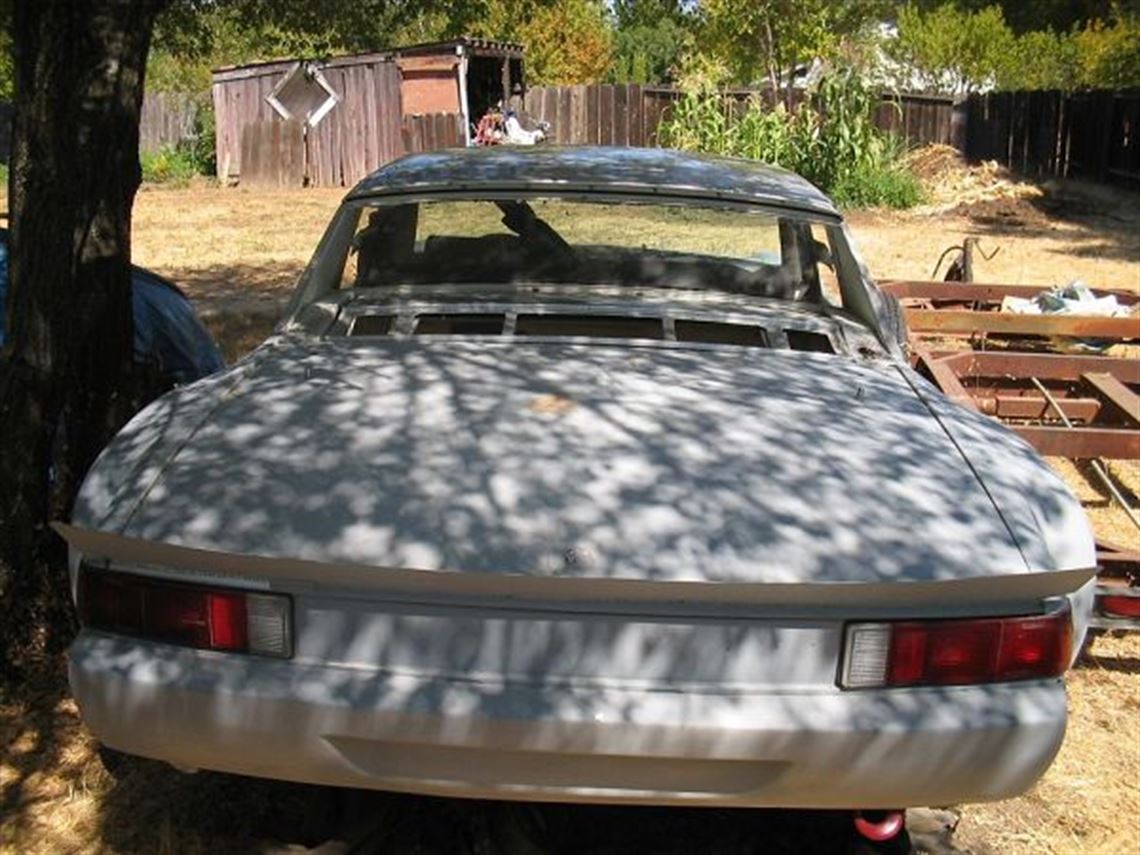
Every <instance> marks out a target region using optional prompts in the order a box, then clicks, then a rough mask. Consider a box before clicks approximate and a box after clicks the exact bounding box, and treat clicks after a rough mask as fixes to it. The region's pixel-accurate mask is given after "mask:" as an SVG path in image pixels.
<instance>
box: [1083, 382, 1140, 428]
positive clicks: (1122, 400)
mask: <svg viewBox="0 0 1140 855" xmlns="http://www.w3.org/2000/svg"><path fill="white" fill-rule="evenodd" d="M1081 379H1082V380H1084V381H1085V382H1086V383H1088V384H1089V385H1090V386H1092V387H1093V388H1094V389H1096V391H1097V392H1099V393H1100V395H1101V397H1103V398H1104V399H1105V400H1106V401H1108V402H1109V403H1110V404H1112V405H1113V406H1114V407H1116V409H1118V410H1119V411H1120V412H1121V414H1123V416H1124V417H1125V418H1126V419H1128V420H1129V421H1130V422H1132V423H1134V424H1140V395H1137V394H1136V393H1135V392H1133V391H1132V390H1131V389H1129V388H1128V387H1127V386H1125V385H1124V384H1123V383H1121V382H1120V380H1119V379H1117V378H1116V377H1113V376H1112V375H1111V374H1107V373H1103V372H1099V371H1090V372H1088V373H1087V374H1083V375H1081Z"/></svg>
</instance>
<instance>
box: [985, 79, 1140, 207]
mask: <svg viewBox="0 0 1140 855" xmlns="http://www.w3.org/2000/svg"><path fill="white" fill-rule="evenodd" d="M967 114H968V121H967V134H966V137H967V138H966V155H967V156H968V157H970V158H972V159H974V160H996V161H998V162H999V163H1002V164H1005V165H1006V166H1008V167H1010V168H1011V169H1015V170H1017V171H1018V172H1022V173H1024V174H1026V175H1034V176H1057V177H1078V178H1087V179H1090V180H1094V181H1122V180H1123V181H1125V182H1128V183H1131V184H1134V185H1140V141H1138V140H1137V136H1138V129H1140V90H1137V89H1132V90H1122V91H1097V92H1060V91H1042V92H989V93H985V94H976V95H971V96H970V98H969V101H968V103H967Z"/></svg>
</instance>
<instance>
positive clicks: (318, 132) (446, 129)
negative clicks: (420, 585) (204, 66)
mask: <svg viewBox="0 0 1140 855" xmlns="http://www.w3.org/2000/svg"><path fill="white" fill-rule="evenodd" d="M524 84H525V81H524V79H523V49H522V46H521V45H517V44H511V43H506V42H492V41H487V40H484V39H472V38H460V39H455V40H453V41H447V42H434V43H431V44H422V45H413V46H410V47H405V48H398V49H393V50H387V51H379V52H376V53H366V54H356V55H354V56H340V57H333V58H331V59H325V60H303V59H289V60H275V61H272V62H260V63H254V64H251V65H243V66H235V67H230V68H220V69H218V70H216V71H215V72H214V73H213V99H214V112H215V119H216V129H215V135H216V144H217V156H218V176H219V177H220V178H223V179H240V180H241V181H242V183H253V184H276V185H281V186H298V185H303V184H309V185H320V186H350V185H352V184H354V183H355V182H356V181H358V180H359V179H361V178H363V177H364V176H365V175H367V174H368V173H369V172H371V171H372V170H374V169H376V168H377V167H379V166H381V165H383V164H385V163H387V162H388V161H390V160H393V159H394V158H397V157H399V156H400V155H402V154H405V153H407V152H414V151H428V150H433V149H438V148H448V147H452V146H462V145H467V144H469V143H470V140H471V132H472V131H471V127H472V123H473V122H476V121H478V119H479V118H480V117H481V116H482V115H483V113H484V112H486V110H487V109H488V108H489V107H491V106H493V105H494V104H495V103H497V102H498V101H500V100H503V101H505V100H506V99H507V98H509V97H510V95H511V93H512V91H513V90H514V89H515V87H516V86H518V87H522V86H524Z"/></svg>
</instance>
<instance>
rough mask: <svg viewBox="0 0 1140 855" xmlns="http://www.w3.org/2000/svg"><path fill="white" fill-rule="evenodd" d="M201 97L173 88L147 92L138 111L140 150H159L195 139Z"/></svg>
mask: <svg viewBox="0 0 1140 855" xmlns="http://www.w3.org/2000/svg"><path fill="white" fill-rule="evenodd" d="M200 110H201V106H200V102H199V100H198V99H196V98H193V97H191V96H189V95H180V94H177V93H174V92H148V93H147V94H146V97H144V98H143V103H142V112H141V114H140V115H139V151H156V150H157V149H160V148H165V147H167V146H175V145H178V144H179V143H182V142H188V141H190V140H193V139H194V138H195V136H196V135H197V123H198V113H199V111H200Z"/></svg>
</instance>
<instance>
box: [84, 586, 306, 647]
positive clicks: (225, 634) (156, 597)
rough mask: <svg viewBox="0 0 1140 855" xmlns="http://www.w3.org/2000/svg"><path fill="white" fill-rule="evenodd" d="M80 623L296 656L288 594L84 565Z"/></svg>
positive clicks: (189, 643) (190, 642)
mask: <svg viewBox="0 0 1140 855" xmlns="http://www.w3.org/2000/svg"><path fill="white" fill-rule="evenodd" d="M79 619H80V621H81V622H82V623H83V625H84V626H87V627H90V628H92V629H98V630H103V631H105V632H112V633H116V634H119V635H130V636H135V637H138V638H145V639H149V640H151V641H160V642H163V643H166V644H178V645H182V646H184V647H196V648H200V649H204V650H224V651H229V652H234V653H258V654H263V655H268V656H284V657H287V656H289V655H290V653H291V651H290V629H291V627H290V623H291V609H290V602H289V598H288V597H287V596H284V595H282V594H262V593H255V592H251V591H241V590H235V589H232V588H214V587H211V586H205V585H195V584H188V583H183V582H168V581H166V580H163V579H154V578H151V577H148V576H136V575H134V574H130V573H117V572H111V571H106V570H99V569H97V568H92V567H89V566H87V565H84V566H82V567H81V568H80V571H79Z"/></svg>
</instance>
